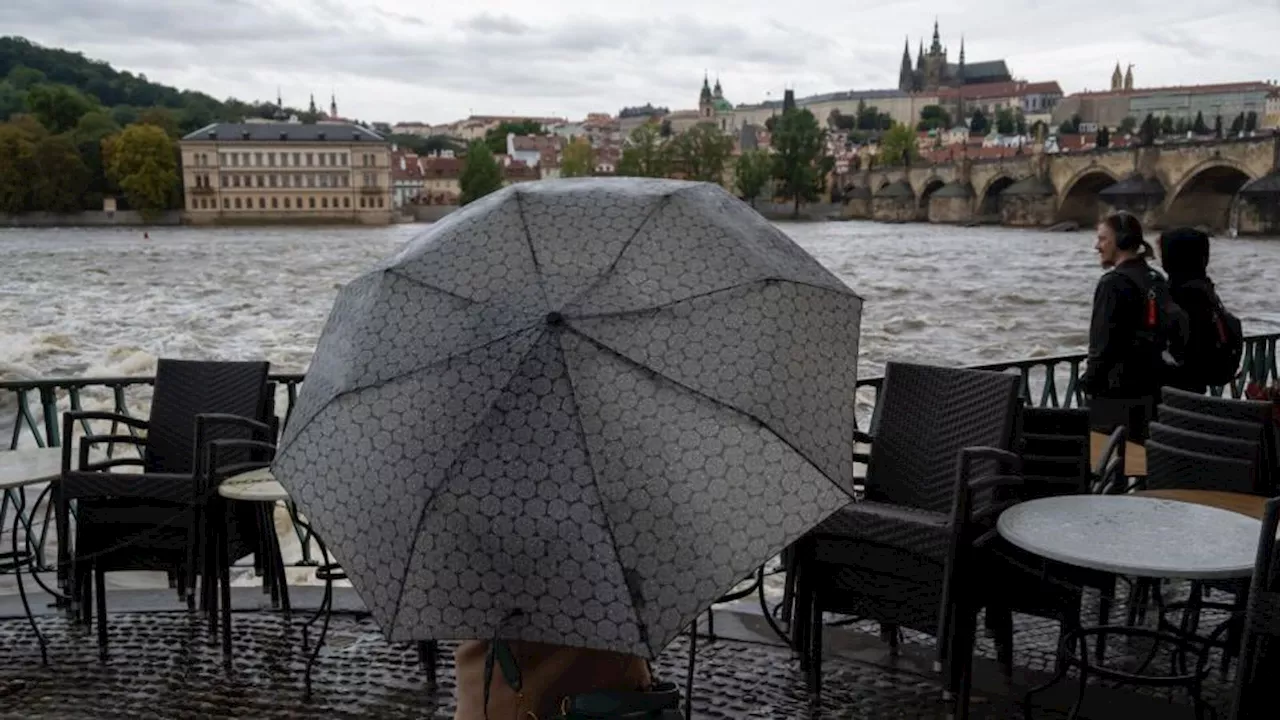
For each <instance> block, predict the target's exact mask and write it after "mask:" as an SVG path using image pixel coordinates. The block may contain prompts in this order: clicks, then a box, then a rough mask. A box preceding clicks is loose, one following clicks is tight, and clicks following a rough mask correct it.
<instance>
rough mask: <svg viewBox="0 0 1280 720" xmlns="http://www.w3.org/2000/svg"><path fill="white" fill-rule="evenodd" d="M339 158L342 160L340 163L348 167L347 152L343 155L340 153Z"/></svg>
mask: <svg viewBox="0 0 1280 720" xmlns="http://www.w3.org/2000/svg"><path fill="white" fill-rule="evenodd" d="M338 159H340V160H341V161H342V162H341V163H339V164H340V165H342V166H343V167H346V166H347V154H346V153H342V154H341V155H339V156H338Z"/></svg>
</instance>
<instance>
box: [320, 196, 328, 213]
mask: <svg viewBox="0 0 1280 720" xmlns="http://www.w3.org/2000/svg"><path fill="white" fill-rule="evenodd" d="M320 207H322V208H324V209H325V210H328V209H329V198H327V197H322V198H320Z"/></svg>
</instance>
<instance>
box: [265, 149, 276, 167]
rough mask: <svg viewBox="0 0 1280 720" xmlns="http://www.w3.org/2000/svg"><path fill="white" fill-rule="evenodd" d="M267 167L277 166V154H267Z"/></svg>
mask: <svg viewBox="0 0 1280 720" xmlns="http://www.w3.org/2000/svg"><path fill="white" fill-rule="evenodd" d="M267 165H268V166H270V167H275V166H276V154H275V153H273V152H269V153H267Z"/></svg>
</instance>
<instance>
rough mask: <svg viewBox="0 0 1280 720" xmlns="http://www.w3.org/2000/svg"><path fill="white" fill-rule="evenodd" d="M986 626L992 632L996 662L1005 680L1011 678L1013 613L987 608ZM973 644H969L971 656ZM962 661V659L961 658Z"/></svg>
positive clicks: (1006, 609)
mask: <svg viewBox="0 0 1280 720" xmlns="http://www.w3.org/2000/svg"><path fill="white" fill-rule="evenodd" d="M986 625H987V627H988V628H990V629H991V631H992V639H993V640H994V641H995V646H996V662H997V663H999V664H1000V672H1001V673H1003V674H1004V676H1005V677H1006V678H1008V677H1012V676H1013V612H1011V611H1010V610H1009V609H1008V608H992V607H988V608H987V616H986ZM972 646H973V642H972V641H970V642H969V647H970V654H972ZM961 660H962V661H963V658H961Z"/></svg>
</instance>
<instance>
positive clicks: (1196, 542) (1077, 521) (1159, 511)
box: [996, 495, 1262, 580]
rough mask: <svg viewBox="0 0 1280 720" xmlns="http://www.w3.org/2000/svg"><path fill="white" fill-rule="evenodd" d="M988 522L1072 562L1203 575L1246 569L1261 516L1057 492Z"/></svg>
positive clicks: (1244, 573) (1153, 574)
mask: <svg viewBox="0 0 1280 720" xmlns="http://www.w3.org/2000/svg"><path fill="white" fill-rule="evenodd" d="M996 528H997V530H998V531H999V533H1000V536H1001V537H1003V538H1004V539H1005V540H1007V541H1009V542H1010V543H1011V544H1013V545H1015V546H1017V547H1019V548H1022V549H1023V550H1026V551H1028V552H1032V553H1035V554H1036V555H1039V556H1041V557H1045V558H1049V559H1050V560H1057V561H1058V562H1063V563H1067V564H1069V565H1075V566H1077V567H1083V568H1089V569H1093V570H1102V571H1104V572H1112V573H1117V574H1120V575H1136V576H1140V577H1149V578H1185V579H1188V580H1205V579H1226V578H1243V577H1249V576H1250V575H1252V574H1253V565H1254V560H1255V558H1256V556H1257V553H1258V537H1259V535H1260V534H1261V531H1262V523H1260V522H1258V521H1257V520H1254V519H1253V518H1249V517H1245V516H1244V515H1241V514H1240V513H1236V512H1231V511H1229V510H1221V509H1219V508H1216V507H1208V506H1205V505H1198V504H1195V503H1189V502H1180V501H1176V500H1165V499H1162V498H1153V497H1140V496H1136V495H1063V496H1059V497H1050V498H1041V499H1038V500H1029V501H1027V502H1024V503H1019V504H1018V505H1015V506H1013V507H1011V508H1009V509H1008V510H1006V511H1004V512H1003V513H1001V515H1000V519H999V520H998V521H997V524H996Z"/></svg>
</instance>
